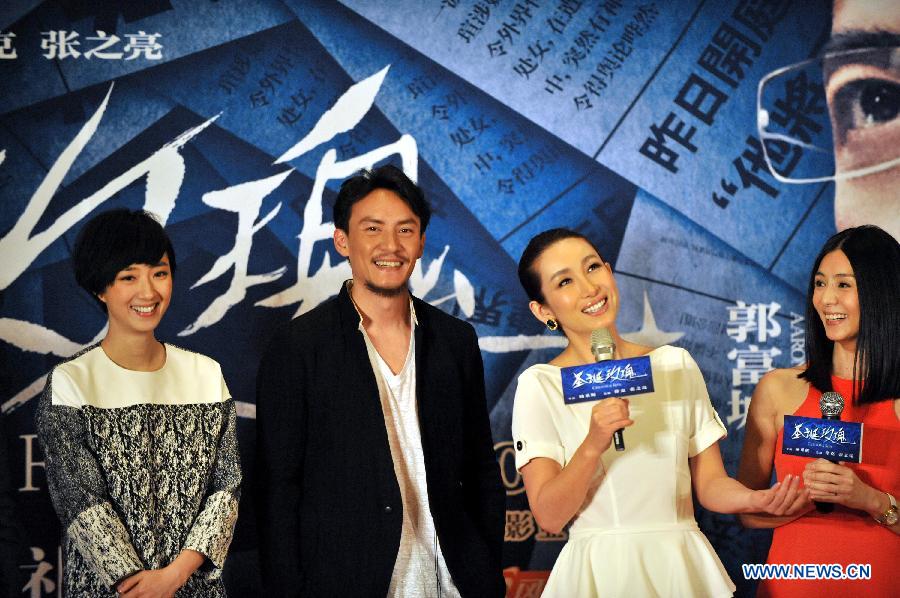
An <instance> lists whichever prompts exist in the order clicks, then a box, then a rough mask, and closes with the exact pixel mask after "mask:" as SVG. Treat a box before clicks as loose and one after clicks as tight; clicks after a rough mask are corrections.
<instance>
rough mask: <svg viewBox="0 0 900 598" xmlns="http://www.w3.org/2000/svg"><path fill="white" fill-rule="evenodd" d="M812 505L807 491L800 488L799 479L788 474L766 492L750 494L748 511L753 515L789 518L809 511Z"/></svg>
mask: <svg viewBox="0 0 900 598" xmlns="http://www.w3.org/2000/svg"><path fill="white" fill-rule="evenodd" d="M813 507H814V505H813V502H812V500H811V499H810V493H809V489H808V488H805V487H801V486H800V477H799V476H796V475H794V476H792V475H791V474H788V475H786V476H785V478H784V480H782V481H781V482H776V483H775V485H774V486H772V487H771V488H769V489H768V490H754V491H753V492H752V493H751V494H750V510H751V512H754V513H769V514H770V515H777V516H785V517H790V516H793V515H802V514H803V513H806V512H807V511H811V510H812V509H813Z"/></svg>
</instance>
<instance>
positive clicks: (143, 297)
mask: <svg viewBox="0 0 900 598" xmlns="http://www.w3.org/2000/svg"><path fill="white" fill-rule="evenodd" d="M171 297H172V273H171V269H170V268H169V260H168V256H167V255H166V254H163V256H162V258H160V260H159V262H158V263H156V264H153V265H148V264H132V265H130V266H128V267H127V268H125V269H124V270H120V271H119V272H118V273H117V274H116V277H115V279H114V280H113V282H112V283H111V284H110V285H109V286H108V287H106V290H105V291H103V292H102V293H100V294H99V295H98V298H99V299H100V301H102V302H103V303H104V304H106V312H107V314H108V316H109V333H110V335H112V334H147V333H152V332H153V330H155V329H156V327H157V326H158V325H159V322H160V320H161V319H162V317H163V314H165V313H166V309H167V308H168V307H169V300H170V299H171Z"/></svg>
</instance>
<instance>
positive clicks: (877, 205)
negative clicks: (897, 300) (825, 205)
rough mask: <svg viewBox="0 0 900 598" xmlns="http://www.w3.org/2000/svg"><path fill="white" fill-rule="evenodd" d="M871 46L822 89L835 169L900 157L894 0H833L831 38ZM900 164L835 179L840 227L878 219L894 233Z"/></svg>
mask: <svg viewBox="0 0 900 598" xmlns="http://www.w3.org/2000/svg"><path fill="white" fill-rule="evenodd" d="M834 42H839V43H837V44H836V47H840V48H847V49H852V48H855V47H864V46H865V47H873V46H874V47H877V48H878V50H876V51H874V52H859V53H853V54H850V56H851V57H853V56H856V57H857V58H856V59H852V58H851V59H848V60H842V61H840V62H841V65H840V67H839V68H837V69H836V70H835V72H834V73H833V74H832V75H831V76H830V77H829V82H828V85H827V88H826V92H827V97H828V103H829V111H830V114H831V120H832V124H833V129H834V133H835V135H834V137H835V139H834V144H835V145H834V151H835V162H836V166H837V169H838V171H839V172H842V171H843V172H846V171H851V170H855V169H859V168H865V167H867V166H869V165H872V164H878V163H881V162H886V161H891V160H894V159H897V158H900V152H898V148H900V49H898V48H900V4H898V3H897V2H896V1H895V0H866V1H865V2H863V1H859V0H847V1H836V2H835V3H834V16H833V20H832V43H834ZM898 189H900V166H894V167H892V168H888V169H886V170H882V171H880V172H876V173H874V174H868V175H863V176H858V177H855V178H849V179H843V180H838V181H837V182H836V185H835V204H834V210H835V213H834V218H835V225H836V227H837V229H838V230H844V229H846V228H849V227H852V226H857V225H860V224H867V223H877V224H878V225H879V226H881V227H882V228H884V229H885V230H887V231H888V232H889V233H890V234H891V235H893V236H894V238H900V217H898V215H897V214H898V211H900V210H898V207H900V202H898V199H897V197H898Z"/></svg>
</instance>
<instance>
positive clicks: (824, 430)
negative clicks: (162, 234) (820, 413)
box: [781, 415, 863, 463]
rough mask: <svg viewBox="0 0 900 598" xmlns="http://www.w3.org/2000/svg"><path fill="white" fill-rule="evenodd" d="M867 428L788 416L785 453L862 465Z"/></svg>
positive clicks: (846, 423) (852, 423)
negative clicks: (864, 429) (865, 429)
mask: <svg viewBox="0 0 900 598" xmlns="http://www.w3.org/2000/svg"><path fill="white" fill-rule="evenodd" d="M862 440H863V425H862V424H861V423H860V422H848V421H841V420H834V419H821V418H817V417H799V416H796V415H785V416H784V443H783V444H782V447H781V452H782V453H783V454H785V455H795V456H797V457H811V458H814V459H816V458H822V459H829V460H831V461H846V462H851V463H861V462H862Z"/></svg>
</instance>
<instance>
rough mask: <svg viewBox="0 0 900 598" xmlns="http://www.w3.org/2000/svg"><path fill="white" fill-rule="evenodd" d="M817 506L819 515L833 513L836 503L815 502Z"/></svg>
mask: <svg viewBox="0 0 900 598" xmlns="http://www.w3.org/2000/svg"><path fill="white" fill-rule="evenodd" d="M822 419H841V418H840V416H838V417H823V418H822ZM828 460H829V461H831V462H832V463H837V461H832V460H831V459H828ZM815 504H816V511H818V512H819V513H831V512H833V511H834V503H833V502H819V501H815Z"/></svg>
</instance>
